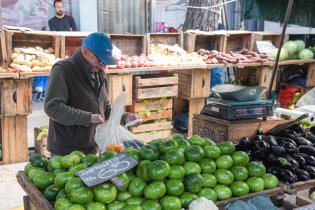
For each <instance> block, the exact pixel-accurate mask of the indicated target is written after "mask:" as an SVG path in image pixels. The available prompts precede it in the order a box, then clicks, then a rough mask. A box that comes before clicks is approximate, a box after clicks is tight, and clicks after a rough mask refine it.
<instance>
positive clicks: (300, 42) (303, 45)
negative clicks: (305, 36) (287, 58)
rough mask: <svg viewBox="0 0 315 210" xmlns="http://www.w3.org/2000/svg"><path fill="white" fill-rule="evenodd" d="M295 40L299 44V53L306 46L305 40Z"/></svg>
mask: <svg viewBox="0 0 315 210" xmlns="http://www.w3.org/2000/svg"><path fill="white" fill-rule="evenodd" d="M293 42H294V43H295V44H296V46H297V50H296V52H297V53H299V52H300V51H301V50H303V49H304V48H305V42H304V41H303V40H294V41H293Z"/></svg>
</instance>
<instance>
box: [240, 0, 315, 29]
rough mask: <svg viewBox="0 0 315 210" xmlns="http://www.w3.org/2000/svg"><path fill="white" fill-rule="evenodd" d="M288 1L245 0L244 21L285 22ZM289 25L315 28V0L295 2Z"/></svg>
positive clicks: (298, 0) (297, 0) (296, 0)
mask: <svg viewBox="0 0 315 210" xmlns="http://www.w3.org/2000/svg"><path fill="white" fill-rule="evenodd" d="M288 2H289V1H288V0H244V1H243V8H244V9H243V13H244V19H263V20H268V21H281V22H282V21H283V20H284V16H285V12H286V9H287V5H288ZM289 24H296V25H301V26H306V27H314V26H315V0H295V1H294V2H293V7H292V11H291V15H290V18H289Z"/></svg>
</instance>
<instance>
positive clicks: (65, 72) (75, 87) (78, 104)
mask: <svg viewBox="0 0 315 210" xmlns="http://www.w3.org/2000/svg"><path fill="white" fill-rule="evenodd" d="M90 69H91V66H90V65H89V64H88V62H87V61H86V60H85V59H84V57H83V55H82V53H81V51H80V50H78V51H77V52H76V53H75V54H74V55H73V56H72V57H70V58H69V59H66V60H63V61H59V62H57V63H56V64H55V65H54V66H53V68H52V71H51V75H50V78H49V82H48V87H47V91H46V96H45V112H46V114H47V115H48V116H49V117H50V121H49V132H48V150H49V151H50V152H52V153H54V154H58V155H66V154H68V153H70V152H72V151H73V150H80V151H82V152H84V153H94V152H95V150H96V143H95V141H94V135H95V127H96V126H95V125H94V124H91V123H90V121H91V114H92V113H93V114H97V113H98V114H101V115H103V116H104V119H108V117H109V114H110V104H109V102H108V96H107V79H106V77H105V73H104V71H102V70H100V71H99V72H98V75H99V81H100V88H99V90H98V91H97V90H96V89H95V88H94V87H95V86H94V84H93V80H92V77H91V72H90Z"/></svg>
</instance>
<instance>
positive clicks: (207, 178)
mask: <svg viewBox="0 0 315 210" xmlns="http://www.w3.org/2000/svg"><path fill="white" fill-rule="evenodd" d="M201 176H202V177H203V179H204V183H203V187H211V188H212V187H214V186H216V184H217V178H216V177H215V176H214V175H213V174H201Z"/></svg>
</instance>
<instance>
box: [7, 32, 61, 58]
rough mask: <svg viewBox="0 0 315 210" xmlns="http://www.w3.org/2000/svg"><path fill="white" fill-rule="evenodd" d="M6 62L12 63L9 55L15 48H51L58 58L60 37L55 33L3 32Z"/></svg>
mask: <svg viewBox="0 0 315 210" xmlns="http://www.w3.org/2000/svg"><path fill="white" fill-rule="evenodd" d="M5 39H6V48H7V60H8V64H10V63H12V59H11V55H12V52H13V49H14V48H15V47H35V46H40V47H42V48H44V49H47V48H49V47H52V48H53V49H54V51H55V52H54V54H55V56H56V57H60V36H59V35H57V34H56V33H55V32H46V31H36V32H34V31H17V30H5Z"/></svg>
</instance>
